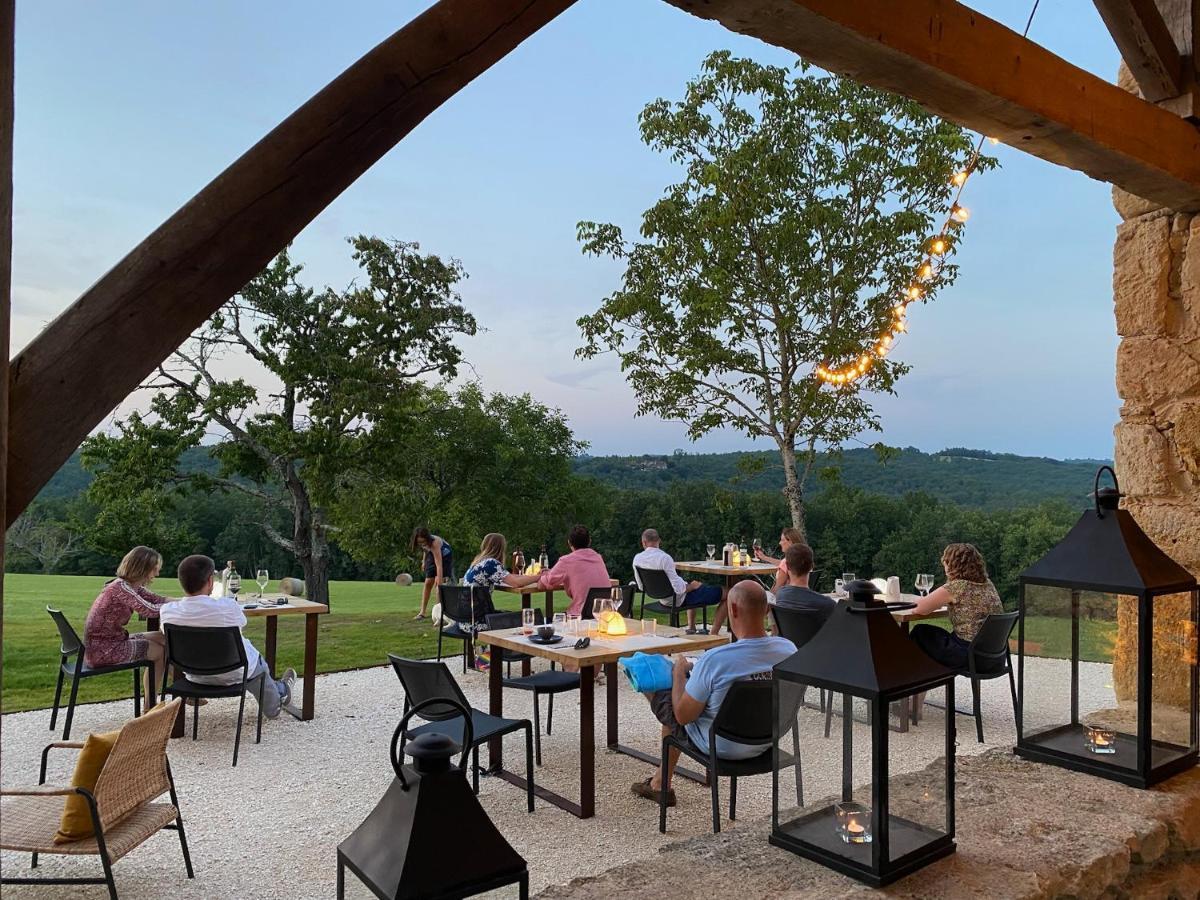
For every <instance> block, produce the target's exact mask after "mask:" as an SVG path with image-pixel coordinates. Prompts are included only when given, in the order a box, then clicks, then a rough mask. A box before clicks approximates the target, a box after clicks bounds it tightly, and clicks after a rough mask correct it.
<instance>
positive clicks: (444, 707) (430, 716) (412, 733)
mask: <svg viewBox="0 0 1200 900" xmlns="http://www.w3.org/2000/svg"><path fill="white" fill-rule="evenodd" d="M388 661H389V662H391V664H392V668H393V669H394V670H395V672H396V677H397V678H399V679H400V685H401V687H403V688H404V712H405V713H407V712H408V710H409V709H410V708H411V707H414V706H421V704H423V703H425V702H426V701H429V700H443V701H451V700H452V701H454V702H455V703H458V704H459V706H462V707H465V708H467V709H469V710H471V723H470V729H469V730H468V729H466V728H464V719H463V715H462V713H461V712H459V711H458V710H457V709H456V708H455V707H454V706H452V705H451V704H450V703H448V702H446V703H435V704H431V705H429V706H425V707H423V708H422V709H420V710H419V711H418V715H419V716H420V718H422V719H425V721H426V722H427V723H428V724H426V725H421V726H419V727H417V728H412V729H409V730H408V732H407V733H406V734H403V735H401V737H400V755H401V756H403V755H404V744H405V742H407V741H408V739H409V738H415V737H417V736H418V735H422V734H426V733H428V732H434V733H437V734H444V735H446V736H448V737H449V738H450V739H451V740H452V741H454V742H455V743H456V744H458V745H460V746H462V747H466V746H467V744H466V741H467V739H468V738H469V739H470V750H471V787H472V789H473V790H474V791H475V793H476V794H478V793H479V747H480V745H482V744H486V743H487V742H488V741H490V740H492V739H493V738H498V737H503V736H504V735H506V734H512V733H513V732H514V731H521V730H522V729H524V731H525V793H526V798H527V800H528V803H529V811H530V812H533V725H532V724H531V723H530V721H529V720H528V719H504V718H501V717H500V716H492V715H488V714H487V713H485V712H480V711H479V710H477V709H475V708H474V707H473V706H471V704H470V703H469V702H467V698H466V696H465V695H464V694H463V692H462V688H460V687H459V686H458V682H457V681H455V680H454V676H453V675H451V674H450V670H449V669H447V668H446V664H445V663H444V662H431V661H429V660H420V659H405V658H404V657H402V656H396V655H395V654H394V653H389V654H388ZM464 731H467V732H468V733H467V734H466V735H464V733H463V732H464Z"/></svg>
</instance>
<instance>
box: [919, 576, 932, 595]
mask: <svg viewBox="0 0 1200 900" xmlns="http://www.w3.org/2000/svg"><path fill="white" fill-rule="evenodd" d="M916 585H917V590H918V591H919V592H920V593H921V596H922V597H928V596H929V589H930V588H932V587H933V576H932V575H918V576H917V581H916Z"/></svg>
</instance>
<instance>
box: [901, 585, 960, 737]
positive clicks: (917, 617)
mask: <svg viewBox="0 0 1200 900" xmlns="http://www.w3.org/2000/svg"><path fill="white" fill-rule="evenodd" d="M900 599H901V601H903V602H905V603H916V602H917V601H918V600H920V599H921V598H920V597H919V596H917V595H916V594H901V595H900ZM949 613H950V610H949V607H945V606H943V607H941V608H940V609H935V610H933V611H932V612H927V613H918V612H917V611H916V610H915V609H900V610H896V611H895V612H893V613H892V618H893V619H895V620H896V621H897V622H899V623H900V627H901V628H902V629H903V630H904V633H905V634H908V630H909V623H910V622H919V621H921V620H922V619H942V618H945V617H946V616H947V615H949ZM901 702H902V703H903V704H904V709H903V710H902V713H903V714H902V715H901V716H900V727H899V728H898V729H897V731H908V726H909V722H910V721H911V722H913V723H915V722H916V721H917V699H916V697H908V698H906V699H905V700H903V701H901Z"/></svg>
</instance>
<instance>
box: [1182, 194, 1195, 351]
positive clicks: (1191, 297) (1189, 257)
mask: <svg viewBox="0 0 1200 900" xmlns="http://www.w3.org/2000/svg"><path fill="white" fill-rule="evenodd" d="M1179 296H1180V310H1179V313H1180V315H1179V318H1180V321H1179V323H1178V324H1179V333H1180V335H1182V336H1184V337H1190V338H1200V216H1193V217H1192V224H1191V225H1190V226H1189V228H1188V239H1187V243H1186V246H1185V249H1184V253H1183V261H1182V263H1181V266H1180V272H1179Z"/></svg>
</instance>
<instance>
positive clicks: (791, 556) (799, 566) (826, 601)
mask: <svg viewBox="0 0 1200 900" xmlns="http://www.w3.org/2000/svg"><path fill="white" fill-rule="evenodd" d="M783 561H784V563H785V564H786V565H787V572H788V580H787V583H786V584H784V585H783V586H782V587H781V588H779V590H778V591H776V592H775V605H776V606H777V607H779V608H781V609H795V610H799V611H801V612H812V613H820V614H821V615H822V616H824V617H826V618H828V617H829V614H830V613H831V612H833V608H834V606H835V603H834V601H833V599H832V598H831V597H826V596H825V595H824V594H818V593H817V592H816V591H814V590H813V589H812V588H810V587H809V586H808V576H809V575H811V574H812V567H813V552H812V548H811V547H809V546H808V544H792V545H791V546H790V547H788V548H787V550H786V551H785V552H784V554H783Z"/></svg>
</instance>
